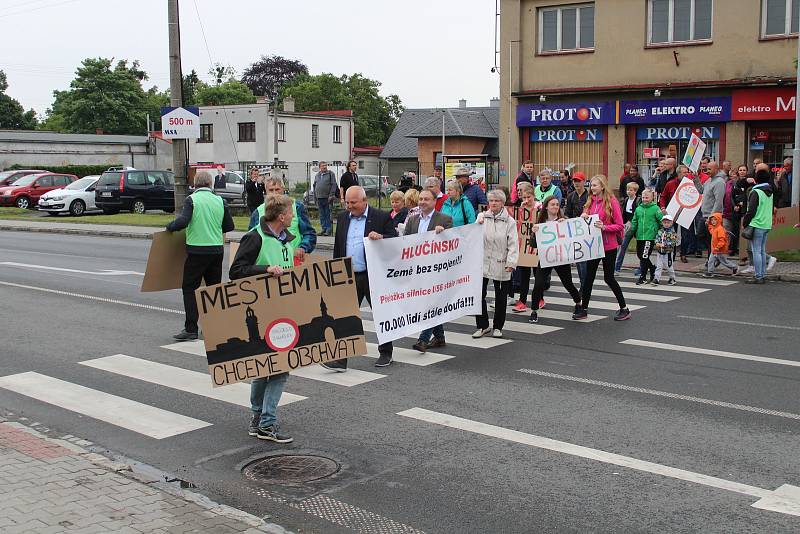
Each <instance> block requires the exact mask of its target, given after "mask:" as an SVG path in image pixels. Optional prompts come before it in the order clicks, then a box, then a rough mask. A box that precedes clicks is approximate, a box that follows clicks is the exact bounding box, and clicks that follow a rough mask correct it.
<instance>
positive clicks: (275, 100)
mask: <svg viewBox="0 0 800 534" xmlns="http://www.w3.org/2000/svg"><path fill="white" fill-rule="evenodd" d="M272 108H273V109H272V123H273V124H272V137H273V138H274V140H273V142H272V152H273V158H274V168H277V167H278V92H277V91H275V97H274V98H273V99H272Z"/></svg>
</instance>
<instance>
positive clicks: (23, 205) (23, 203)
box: [14, 197, 31, 210]
mask: <svg viewBox="0 0 800 534" xmlns="http://www.w3.org/2000/svg"><path fill="white" fill-rule="evenodd" d="M14 204H15V205H16V206H17V207H18V208H19V209H21V210H26V209H28V208H30V207H31V199H29V198H28V197H19V198H18V199H17V201H16V202H15V203H14Z"/></svg>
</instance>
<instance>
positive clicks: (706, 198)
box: [694, 161, 727, 254]
mask: <svg viewBox="0 0 800 534" xmlns="http://www.w3.org/2000/svg"><path fill="white" fill-rule="evenodd" d="M706 168H707V169H708V174H709V175H710V176H711V177H710V178H709V179H708V180H706V182H705V183H701V181H700V178H698V177H695V179H694V185H695V187H697V190H698V191H700V193H702V194H703V200H702V203H701V204H700V214H701V215H702V227H701V228H698V227H697V225H695V232H696V234H697V238H698V240H700V241H701V242H702V243H703V244H704V245H705V248H707V249H708V251H709V254H710V253H711V235H710V234H709V233H708V225H707V222H708V218H709V217H711V214H712V213H722V208H723V202H724V200H725V181H726V180H727V175H726V174H725V172H723V171H722V170H721V169H720V168H719V165H718V164H717V162H716V161H709V162H708V163H707V164H706Z"/></svg>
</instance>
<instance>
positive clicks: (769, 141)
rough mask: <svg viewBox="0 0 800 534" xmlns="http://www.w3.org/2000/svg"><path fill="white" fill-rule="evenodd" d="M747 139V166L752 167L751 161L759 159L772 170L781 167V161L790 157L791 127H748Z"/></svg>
mask: <svg viewBox="0 0 800 534" xmlns="http://www.w3.org/2000/svg"><path fill="white" fill-rule="evenodd" d="M748 138H749V140H750V147H749V148H750V150H749V158H748V159H749V161H748V162H747V164H748V166H752V164H753V159H755V158H759V159H762V160H764V163H766V164H767V165H769V166H770V168H772V169H777V168H780V167H782V166H783V160H784V159H785V158H788V157H791V156H792V149H794V130H793V129H792V128H791V127H779V126H766V127H759V126H758V125H752V126H750V129H749V133H748Z"/></svg>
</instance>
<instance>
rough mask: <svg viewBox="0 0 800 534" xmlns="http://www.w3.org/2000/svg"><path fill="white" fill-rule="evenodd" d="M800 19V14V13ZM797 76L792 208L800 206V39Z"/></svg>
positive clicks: (799, 15) (799, 42)
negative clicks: (799, 176)
mask: <svg viewBox="0 0 800 534" xmlns="http://www.w3.org/2000/svg"><path fill="white" fill-rule="evenodd" d="M798 17H800V13H798ZM795 63H797V76H798V78H797V79H796V82H795V83H797V87H796V91H797V93H796V95H795V98H794V108H795V112H794V113H795V115H794V150H792V206H797V205H798V204H800V179H798V178H797V173H796V172H794V171H795V170H796V169H797V165H798V164H800V39H798V40H797V59H795Z"/></svg>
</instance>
